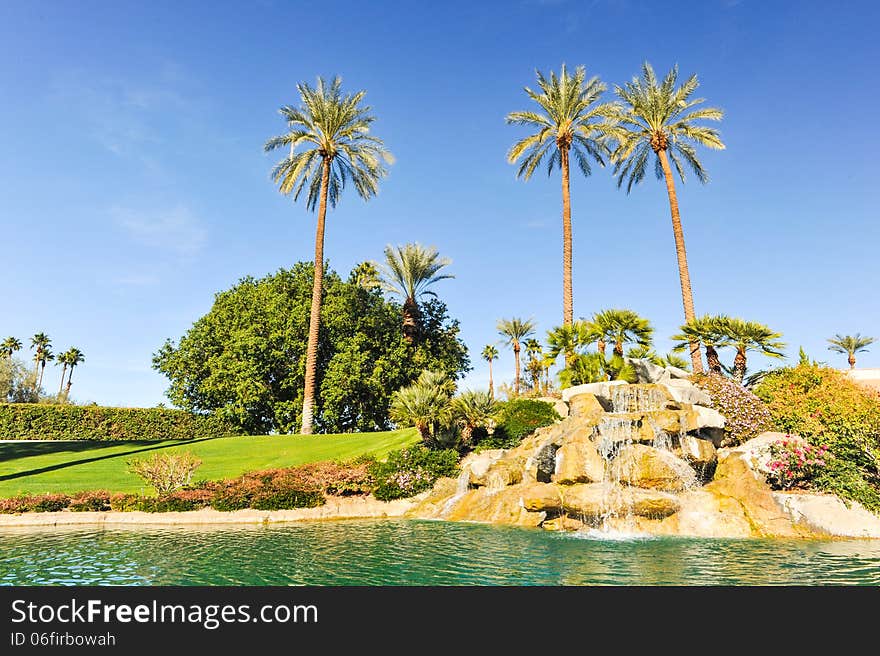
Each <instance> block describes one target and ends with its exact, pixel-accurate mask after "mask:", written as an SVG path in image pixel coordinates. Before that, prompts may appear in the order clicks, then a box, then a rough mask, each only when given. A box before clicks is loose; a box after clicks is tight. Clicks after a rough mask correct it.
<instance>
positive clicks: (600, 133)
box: [507, 64, 612, 364]
mask: <svg viewBox="0 0 880 656" xmlns="http://www.w3.org/2000/svg"><path fill="white" fill-rule="evenodd" d="M536 74H537V76H538V88H539V91H533V90H532V89H530V88H528V87H526V88H525V92H526V93H527V94H528V96H529V98H531V99H532V100H534V101H535V102H536V103H537V104H538V106H539V108H540V109H539V111H522V112H511V113H510V114H508V115H507V123H509V124H514V125H525V126H528V127H529V128H532V129H533V130H536V131H535V132H533V133H532V134H530V135H529V136H527V137H524V138H523V139H521V140H519V141H517V142H516V143H515V144H514V145H513V146H512V147H511V148H510V150H509V151H508V153H507V161H508V162H510V163H511V164H514V163H516V162H517V161H518V160H522V161H521V162H520V166H519V169H518V170H517V177H519V178H522V179H524V180H528V179H529V178H530V177H531V176H532V173H534V171H535V169H536V168H538V166H539V165H540V164H541V162H544V161H545V160H546V162H545V163H546V166H547V174H548V175H549V174H550V173H552V172H553V169H554V167H556V166H558V167H559V169H560V171H561V173H562V308H563V310H562V324H563V325H565V326H569V325H571V324H572V318H573V301H572V290H571V197H570V190H569V168H570V167H569V161H570V157H571V155H572V154H574V158H575V161H576V162H577V165H578V168H579V169H580V171H581V173H583V174H584V175H585V176H589V175H590V173H591V172H592V168H591V166H590V161H591V160H592V161H594V162H596V163H597V164H599V166H605V160H604V157H605V156H606V155H607V154H608V153H609V152H610V151H609V148H608V146H607V144H606V137H607V135H608V133H609V125H608V120H609V116H610V114H611V111H612V106H611V105H610V104H609V103H604V104H599V103H598V100H599V98H600V97H601V95H602V93H603V92H604V91H605V90H606V89H607V88H608V87H607V86H606V85H605V84H604V83H602V82H601V81H600V80H599V78H598V77H595V76H594V77H591V78H590V79H589V80H587V79H586V77H587V73H586V70H585V69H584V67H583V66H578V67H577V68H576V69H575V72H574V74H571V73H569V72H568V70H567V69H566V67H565V64H563V65H562V71H561V72H560V74H559V76H558V77H557V76H556V73H554V72H551V73H550V77H549V78H547V77H544V75H543V74H542V73H541V72H540V71H536ZM567 363H568V356H566V364H567Z"/></svg>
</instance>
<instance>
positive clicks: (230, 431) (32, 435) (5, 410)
mask: <svg viewBox="0 0 880 656" xmlns="http://www.w3.org/2000/svg"><path fill="white" fill-rule="evenodd" d="M240 432H241V431H240V430H239V429H236V428H234V426H233V424H232V423H231V422H229V421H227V420H225V419H223V418H222V417H220V416H219V415H216V414H214V415H196V414H192V413H190V412H186V411H185V410H173V409H171V408H106V407H102V406H80V405H51V404H45V403H41V404H35V403H0V437H2V438H3V439H16V440H188V439H193V438H198V437H216V436H218V435H235V434H239V433H240Z"/></svg>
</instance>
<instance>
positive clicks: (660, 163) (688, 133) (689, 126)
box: [507, 62, 724, 372]
mask: <svg viewBox="0 0 880 656" xmlns="http://www.w3.org/2000/svg"><path fill="white" fill-rule="evenodd" d="M537 77H538V89H537V90H532V89H530V88H528V87H526V88H525V91H526V94H527V95H528V96H529V98H530V99H531V100H533V101H534V102H535V103H536V104H537V105H538V107H539V111H517V112H512V113H510V114H508V116H507V121H508V123H511V124H515V125H524V126H528V127H530V128H532V129H534V130H535V131H534V132H532V133H531V134H529V135H527V136H526V137H524V138H522V139H520V140H519V141H517V142H516V143H515V144H514V145H513V146H512V147H511V148H510V150H509V152H508V161H509V162H510V163H511V164H515V163H519V168H518V170H517V176H518V177H521V178H523V179H525V180H528V179H529V178H530V177H531V176H532V174H533V173H534V172H535V170H537V168H538V167H539V166H540V165H542V164H543V165H545V166H546V169H547V173H548V175H549V174H551V173H552V172H553V170H554V168H559V169H560V171H561V174H562V268H563V276H562V280H563V282H562V288H563V322H562V325H563V326H565V327H570V326H572V325H573V324H574V321H573V314H574V313H573V300H572V282H571V280H572V273H571V269H572V265H571V261H572V237H571V199H570V191H569V186H570V181H569V176H570V160H571V157H572V156H574V160H575V162H576V164H577V166H578V169H579V170H580V171H581V173H582V174H583V175H584V176H589V175H590V174H591V173H592V166H591V164H598V165H599V166H605V164H606V162H608V163H610V164H612V165H613V173H614V176H615V177H616V178H617V186H618V187H622V186H623V184H624V183H626V191H627V193H629V192H630V191H631V189H632V187H633V186H634V185H635V184H638V183H639V182H640V181H641V180H642V179H643V178H644V177H645V172H646V170H647V166H648V163H649V160H651V159H652V154H653V160H654V171H655V173H656V175H657V177H658V178H663V179H664V180H665V183H666V190H667V195H668V197H669V208H670V214H671V217H672V231H673V236H674V238H675V251H676V257H677V261H678V271H679V280H680V283H681V295H682V304H683V306H684V318H685V322H690V321H692V320H693V319H694V318H695V314H694V302H693V291H692V288H691V281H690V273H689V271H688V265H687V253H686V250H685V243H684V231H683V229H682V225H681V213H680V211H679V208H678V200H677V196H676V190H675V179H674V175H673V167H674V168H675V172H676V173H677V174H678V177H679V178H680V179H681V181H682V182H684V180H685V166H687V167H688V168H690V169H691V170H692V171H693V172H694V174H695V175H696V177H697V179H698V180H700V182H702V183H706V182H707V181H708V175H707V173H706V170H705V168H704V167H703V165H702V163H701V162H700V160H699V158H698V157H697V151H696V148H695V145H702V146H706V147H708V148H713V149H723V148H724V144H723V143H722V141H721V138H720V136H719V134H718V132H717V131H716V130H715V129H713V128H711V127H706V126H705V125H700V124H699V123H698V121H701V120H711V121H719V120H721V118H722V116H723V112H722V110H720V109H717V108H711V107H699V105H701V104H702V103H703V102H704V99H702V98H694V97H693V94H694V92H695V91H696V89H697V87H698V85H699V83H698V81H697V76H696V75H692V76H691V77H689V78H688V79H687V80H685V81H684V82H683V83H682V84H680V85H677V81H678V70H677V67H673V68H672V70H670V71H669V73H667V75H666V76H665V77H664V78H663V79H662V80H659V79H658V78H657V76H656V74H655V73H654V69H653V68H652V67H651V65H650V64H649V63H647V62H645V63H644V65H643V66H642V74H641V77H636V78H633V80H632V81H631V82H628V83H626V84H624V85H623V86H618V85H615V87H614V93H615V94H616V96H617V100H615V101H612V102H600V101H601V100H602V94H603V93H604V92H605V91H607V86H606V85H605V84H604V83H603V82H601V81H600V80H599V78H597V77H595V76H594V77H591V78H590V79H587V76H586V70H585V68H584V67H583V66H579V67H577V68H576V69H575V71H574V73H571V72H569V71H568V70H567V69H566V67H565V65H563V66H562V70H561V73H560V74H559V75H558V76H557V75H556V74H555V73H551V74H550V76H549V77H547V76H545V75H543V74H542V73H541V72H540V71H537ZM670 162H671V164H670ZM690 354H691V361H692V363H693V368H694V371H695V372H701V371H702V362H701V358H700V354H699V347H698V345H697V344H696V343H692V344H690ZM570 357H571V354H570V353H569V352H567V353H566V367H569V366H570V364H571V362H570Z"/></svg>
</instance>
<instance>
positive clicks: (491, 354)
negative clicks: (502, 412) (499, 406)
mask: <svg viewBox="0 0 880 656" xmlns="http://www.w3.org/2000/svg"><path fill="white" fill-rule="evenodd" d="M482 355H483V359H484V360H485V361H486V362H488V363H489V398H493V399H494V398H495V384H494V381H493V380H492V360H495V359H496V358H497V357H498V349H497V348H495V347H494V346H492V345H491V344H486V346H484V347H483V353H482Z"/></svg>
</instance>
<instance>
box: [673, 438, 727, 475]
mask: <svg viewBox="0 0 880 656" xmlns="http://www.w3.org/2000/svg"><path fill="white" fill-rule="evenodd" d="M676 455H679V456H680V457H682V458H683V459H684V460H686V461H687V462H688V463H689V464H690V466H691V467H693V469H694V471H696V472H697V474H698V475H699V477H700V479H701V480H703V481H708V480H710V479H711V478H712V475H713V474H714V473H715V466H716V465H717V464H718V451H717V449H716V448H715V445H714V444H712V442H711V441H710V440H704V439H700V438H699V437H697V436H695V435H682V436H680V437H679V441H678V449H677V451H676Z"/></svg>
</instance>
